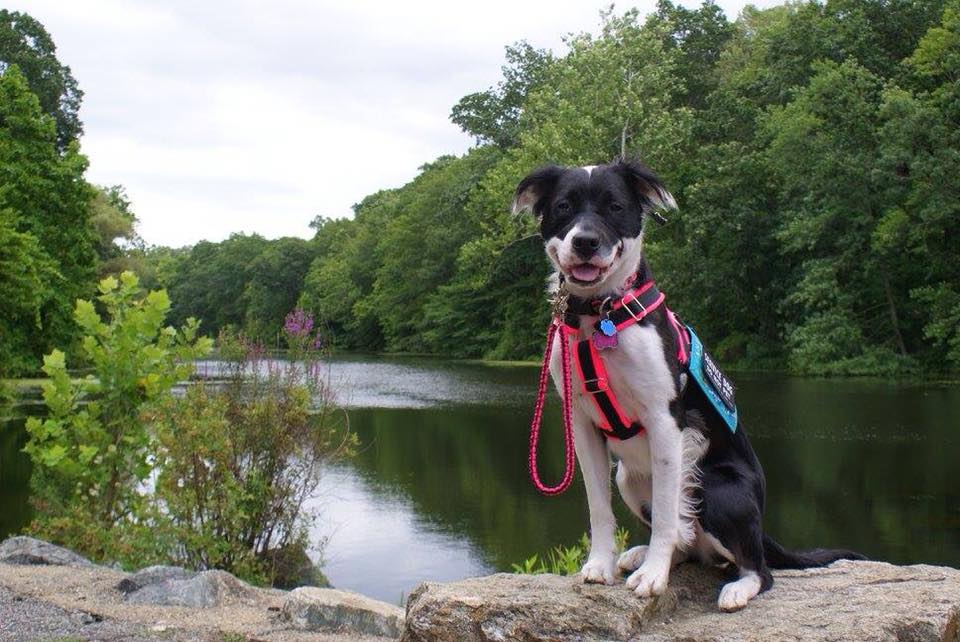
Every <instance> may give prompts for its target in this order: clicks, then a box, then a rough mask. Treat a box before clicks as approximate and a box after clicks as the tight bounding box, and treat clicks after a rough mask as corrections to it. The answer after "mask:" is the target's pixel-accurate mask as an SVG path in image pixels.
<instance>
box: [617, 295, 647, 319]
mask: <svg viewBox="0 0 960 642" xmlns="http://www.w3.org/2000/svg"><path fill="white" fill-rule="evenodd" d="M624 298H625V299H626V297H624ZM630 298H631V299H633V302H634V303H636V304H637V305H639V306H640V311H641V312H642V314H641V315H640V316H637V315H636V314H634V313H633V310H631V309H630V302H629V301H626V300H624V302H623V307H625V308H626V309H627V313H629V314H630V316H632V317H633V320H634V321H636V322H637V323H640V320H641V319H643V317H645V316H646V315H647V308H646V307H645V306H644V305H643V304H642V303H640V299H638V298H637V295H636V294H634V293H633V292H631V293H630Z"/></svg>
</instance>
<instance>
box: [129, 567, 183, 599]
mask: <svg viewBox="0 0 960 642" xmlns="http://www.w3.org/2000/svg"><path fill="white" fill-rule="evenodd" d="M196 576H197V572H196V571H188V570H187V569H185V568H180V567H179V566H148V567H147V568H144V569H140V570H139V571H137V572H136V573H134V574H133V575H131V576H129V577H125V578H124V579H122V580H120V583H119V584H117V590H119V591H120V592H121V593H133V592H134V591H139V590H140V589H142V588H143V587H144V586H150V585H151V584H160V583H162V582H166V581H167V580H189V579H193V578H194V577H196Z"/></svg>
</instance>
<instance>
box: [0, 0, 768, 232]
mask: <svg viewBox="0 0 960 642" xmlns="http://www.w3.org/2000/svg"><path fill="white" fill-rule="evenodd" d="M680 3H681V4H683V5H685V6H688V7H695V6H697V5H698V4H699V2H697V1H696V0H681V2H680ZM778 3H779V0H754V2H752V3H751V4H754V5H756V6H760V7H766V6H770V5H773V4H778ZM5 4H6V5H7V8H8V9H11V10H18V11H24V12H26V13H29V14H30V15H32V16H33V17H35V18H37V19H38V20H40V22H42V23H43V24H44V26H45V27H46V28H47V30H48V31H49V32H50V34H51V36H52V37H53V39H54V42H55V43H56V45H57V53H58V57H59V59H60V61H61V63H63V64H65V65H68V66H69V67H70V68H71V70H72V72H73V75H74V77H75V78H76V79H77V82H78V83H79V85H80V88H81V89H82V90H83V91H84V100H83V105H82V107H81V110H80V118H81V120H82V121H83V123H84V130H85V133H84V136H83V138H82V140H81V143H82V149H83V152H84V153H85V154H86V155H87V157H88V158H89V159H90V168H89V170H88V172H87V178H88V180H90V181H91V182H93V183H96V184H100V185H116V184H120V185H123V186H124V187H125V188H126V190H127V193H128V195H129V197H130V199H131V201H132V203H133V209H134V212H135V213H136V215H137V217H138V218H139V221H140V224H139V232H140V235H141V236H142V237H143V239H144V240H145V241H146V242H147V243H148V244H153V245H169V246H174V247H179V246H183V245H189V244H193V243H196V242H197V241H199V240H202V239H207V240H211V241H219V240H222V239H224V238H226V237H228V236H229V235H230V234H232V233H236V232H245V233H253V232H255V233H258V234H262V235H263V236H265V237H267V238H277V237H281V236H301V237H309V236H311V235H312V231H311V230H310V228H309V223H310V221H312V220H313V219H314V217H316V216H318V215H321V216H327V217H341V216H350V215H351V207H352V205H353V204H355V203H357V202H359V201H360V200H362V199H363V197H364V196H366V195H368V194H371V193H373V192H375V191H377V190H380V189H384V188H390V187H398V186H400V185H403V184H404V183H406V182H408V181H409V180H411V179H412V178H413V177H414V176H416V174H417V171H418V168H419V167H420V166H422V165H423V164H424V163H427V162H430V161H431V160H433V159H435V158H436V157H438V156H440V155H442V154H462V153H463V152H465V151H466V150H467V149H468V148H469V147H470V146H471V145H472V144H473V143H474V141H473V140H472V139H471V138H470V137H469V136H467V135H466V134H464V133H463V132H461V131H460V129H459V128H458V127H457V126H456V125H454V124H452V123H451V122H450V120H449V114H450V109H451V107H452V106H453V105H454V104H455V103H456V102H457V101H458V100H459V99H460V98H461V97H463V96H464V95H466V94H469V93H471V92H474V91H482V90H484V89H486V88H488V87H490V86H492V85H495V84H496V83H497V82H498V81H499V79H500V67H501V65H502V64H503V62H504V59H503V52H504V47H505V46H506V45H509V44H511V43H514V42H517V41H519V40H527V41H528V42H529V43H530V44H532V45H533V46H535V47H542V48H547V49H551V50H553V51H555V52H557V53H560V54H562V53H563V52H564V51H565V47H564V45H563V38H564V36H565V35H567V34H570V33H580V32H583V31H592V32H595V31H596V29H597V26H598V24H599V12H600V10H601V9H602V8H603V7H605V6H608V4H609V3H608V2H598V3H596V4H594V3H591V2H589V1H584V0H550V1H546V0H533V1H524V2H519V1H516V0H513V1H505V0H484V1H483V2H476V1H475V2H470V3H461V2H454V1H452V0H449V1H447V2H425V1H420V0H406V1H404V2H396V1H393V2H388V1H379V2H377V1H373V0H350V1H349V2H343V1H342V0H339V1H337V2H327V1H316V0H314V1H311V0H275V1H273V2H269V3H268V2H250V1H244V0H230V1H226V0H204V1H202V2H197V1H195V0H184V1H181V0H165V1H160V0H156V1H153V2H146V1H142V0H71V1H69V2H65V1H64V0H19V1H18V0H12V1H8V2H6V3H5ZM717 4H719V5H720V6H721V7H722V8H723V9H724V11H725V13H726V14H727V16H728V17H729V18H731V19H732V18H734V17H735V16H736V15H737V14H738V13H739V11H740V9H741V8H742V7H743V6H744V5H745V4H747V3H746V2H743V1H738V0H719V1H718V2H717ZM633 6H636V7H637V8H638V9H639V10H640V11H641V13H647V12H649V11H652V10H653V8H654V6H655V0H643V1H642V2H639V3H635V4H620V5H617V12H620V11H622V10H625V9H626V8H628V7H633Z"/></svg>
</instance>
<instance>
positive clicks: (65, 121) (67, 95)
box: [0, 9, 83, 151]
mask: <svg viewBox="0 0 960 642" xmlns="http://www.w3.org/2000/svg"><path fill="white" fill-rule="evenodd" d="M56 52H57V47H56V45H54V44H53V40H52V39H51V38H50V34H48V33H47V30H46V29H44V28H43V25H42V24H40V23H39V22H38V21H37V20H36V19H34V18H32V17H31V16H29V15H27V14H25V13H20V12H18V11H9V10H7V9H0V71H3V70H5V69H6V68H7V67H9V66H11V65H17V67H19V68H20V71H21V72H22V73H23V75H24V76H26V80H27V82H28V84H29V85H30V90H31V91H32V92H33V93H34V94H35V95H36V96H37V97H38V98H39V100H40V107H41V109H43V112H44V113H45V114H47V115H49V116H51V117H52V118H53V120H54V121H55V123H56V142H57V148H58V149H59V150H60V151H63V150H65V149H66V148H67V146H68V145H69V144H70V143H71V142H73V141H76V140H77V139H78V138H80V135H81V134H82V133H83V125H82V123H81V122H80V118H79V115H78V112H79V110H80V101H81V100H82V99H83V92H82V91H80V88H79V87H78V86H77V81H76V80H74V78H73V74H71V73H70V67H66V66H64V65H62V64H60V61H59V60H57V56H56Z"/></svg>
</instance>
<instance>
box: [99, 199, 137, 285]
mask: <svg viewBox="0 0 960 642" xmlns="http://www.w3.org/2000/svg"><path fill="white" fill-rule="evenodd" d="M90 224H91V225H92V226H93V230H94V233H95V237H96V250H97V258H98V260H99V264H100V276H101V277H103V276H107V275H108V274H120V273H121V272H123V271H125V270H128V269H132V270H134V271H142V265H141V262H140V261H138V260H137V258H136V255H134V254H132V253H130V252H129V251H128V250H129V249H130V248H127V247H123V246H122V245H121V244H120V243H121V242H126V243H129V244H132V245H133V246H136V245H138V244H139V245H142V241H140V239H139V237H138V236H137V230H136V225H137V217H136V215H134V213H133V211H132V209H131V203H130V200H129V198H127V193H126V190H124V188H123V187H122V186H120V185H113V186H112V187H98V188H97V189H96V192H95V193H94V196H93V200H92V201H91V202H90Z"/></svg>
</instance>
